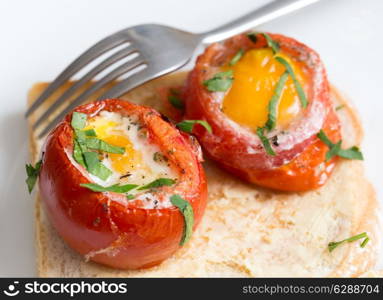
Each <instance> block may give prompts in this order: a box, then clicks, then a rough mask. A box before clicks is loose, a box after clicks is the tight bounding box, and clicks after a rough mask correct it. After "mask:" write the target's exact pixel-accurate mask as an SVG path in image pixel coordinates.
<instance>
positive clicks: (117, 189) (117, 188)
mask: <svg viewBox="0 0 383 300" xmlns="http://www.w3.org/2000/svg"><path fill="white" fill-rule="evenodd" d="M80 186H82V187H86V188H88V189H90V190H92V191H93V192H114V193H127V192H129V191H130V190H132V189H134V188H136V187H137V186H138V185H137V184H124V185H119V184H114V185H111V186H102V185H99V184H97V183H81V184H80Z"/></svg>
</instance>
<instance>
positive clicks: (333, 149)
mask: <svg viewBox="0 0 383 300" xmlns="http://www.w3.org/2000/svg"><path fill="white" fill-rule="evenodd" d="M341 145H342V141H339V142H338V143H336V144H335V145H334V146H332V147H331V148H330V150H329V151H327V153H326V157H325V161H326V162H327V161H329V160H330V159H331V158H333V157H334V156H336V155H338V153H339V150H340V146H341Z"/></svg>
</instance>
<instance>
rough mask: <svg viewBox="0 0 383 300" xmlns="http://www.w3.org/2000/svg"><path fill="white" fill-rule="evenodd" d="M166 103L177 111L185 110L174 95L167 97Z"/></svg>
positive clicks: (181, 102) (180, 101)
mask: <svg viewBox="0 0 383 300" xmlns="http://www.w3.org/2000/svg"><path fill="white" fill-rule="evenodd" d="M168 101H169V102H170V104H171V105H172V106H173V107H175V108H177V109H179V110H184V109H185V105H184V103H183V101H182V100H181V99H180V98H179V97H177V96H175V95H169V96H168Z"/></svg>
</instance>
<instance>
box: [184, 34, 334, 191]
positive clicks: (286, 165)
mask: <svg viewBox="0 0 383 300" xmlns="http://www.w3.org/2000/svg"><path fill="white" fill-rule="evenodd" d="M184 99H185V104H186V114H185V119H200V120H205V121H207V122H208V123H209V124H210V125H211V127H212V129H213V130H212V133H210V132H208V131H206V130H203V129H202V128H199V127H195V128H194V130H193V133H194V134H195V135H196V136H197V137H198V140H199V142H200V143H201V145H202V147H203V148H204V150H205V151H206V153H207V154H208V156H209V157H211V158H212V159H213V160H215V161H217V162H218V163H219V164H220V165H221V166H222V167H223V168H225V169H226V170H229V171H230V172H232V173H234V174H235V175H237V176H239V177H241V178H243V179H245V180H247V181H249V182H251V183H255V184H258V185H260V186H264V187H268V188H273V189H277V190H282V191H306V190H311V189H315V188H317V187H319V186H321V185H323V184H324V183H325V182H326V180H327V179H328V177H329V176H330V174H331V172H332V170H333V168H334V164H335V161H336V159H337V156H336V155H327V152H328V151H329V146H328V145H326V143H324V142H323V141H322V139H320V138H319V137H318V136H317V135H318V133H319V132H322V135H325V136H326V137H327V138H328V140H330V141H332V142H333V143H334V144H335V143H336V142H338V141H339V140H340V138H341V134H340V123H339V120H338V117H337V116H336V114H335V110H334V108H333V104H332V102H331V100H330V95H329V83H328V81H327V77H326V72H325V69H324V66H323V64H322V62H321V60H320V58H319V56H318V54H317V53H316V52H314V51H313V50H312V49H310V48H309V47H307V46H306V45H304V44H302V43H300V42H298V41H296V40H294V39H292V38H288V37H285V36H282V35H278V34H266V33H254V34H243V35H238V36H235V37H233V38H231V39H229V40H227V41H226V42H224V43H216V44H212V45H210V46H209V47H207V49H206V50H205V52H204V53H203V54H202V55H200V56H199V58H198V60H197V63H196V66H195V67H194V69H193V70H192V71H191V73H190V74H189V77H188V80H187V83H186V87H185V90H184ZM331 145H332V144H331ZM333 152H335V150H334V151H333ZM326 155H327V157H326Z"/></svg>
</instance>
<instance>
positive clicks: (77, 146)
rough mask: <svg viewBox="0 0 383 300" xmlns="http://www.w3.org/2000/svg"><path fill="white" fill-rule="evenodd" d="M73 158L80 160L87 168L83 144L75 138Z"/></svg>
mask: <svg viewBox="0 0 383 300" xmlns="http://www.w3.org/2000/svg"><path fill="white" fill-rule="evenodd" d="M73 158H74V160H75V161H76V162H78V163H79V164H80V165H82V166H83V167H84V168H86V165H85V161H84V157H83V155H82V150H81V146H80V143H79V141H78V140H77V139H74V140H73Z"/></svg>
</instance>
